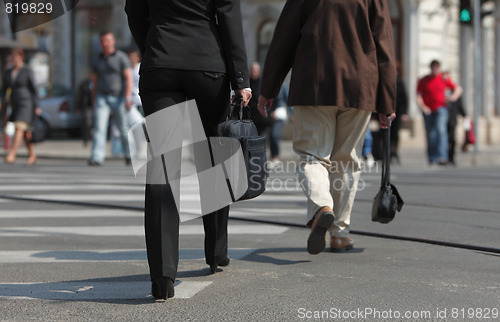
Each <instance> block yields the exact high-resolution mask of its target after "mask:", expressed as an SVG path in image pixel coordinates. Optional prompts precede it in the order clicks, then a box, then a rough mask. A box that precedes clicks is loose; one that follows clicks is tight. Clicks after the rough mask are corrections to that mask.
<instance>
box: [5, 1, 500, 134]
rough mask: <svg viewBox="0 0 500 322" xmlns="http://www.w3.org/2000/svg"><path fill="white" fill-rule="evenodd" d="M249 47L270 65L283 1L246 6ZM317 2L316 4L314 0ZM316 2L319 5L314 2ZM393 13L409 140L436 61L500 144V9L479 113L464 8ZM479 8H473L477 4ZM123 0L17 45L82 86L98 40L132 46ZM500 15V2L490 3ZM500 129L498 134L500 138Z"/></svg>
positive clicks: (486, 40)
mask: <svg viewBox="0 0 500 322" xmlns="http://www.w3.org/2000/svg"><path fill="white" fill-rule="evenodd" d="M241 1H242V14H243V27H244V33H245V34H244V40H245V43H246V47H247V53H248V58H249V62H253V61H257V62H260V63H261V64H263V63H264V60H265V56H266V53H267V49H268V48H269V44H270V42H271V40H272V37H273V32H274V27H275V25H276V22H277V20H278V18H279V16H280V13H281V10H282V8H283V6H284V4H285V2H286V1H285V0H241ZM311 1H313V0H311ZM314 1H315V0H314ZM387 2H388V5H389V9H390V12H391V18H392V24H393V33H394V41H395V50H396V57H397V59H398V60H399V61H400V62H401V66H402V78H403V80H404V81H405V84H406V88H407V91H408V94H409V101H410V106H409V115H410V120H411V121H410V122H409V123H408V124H407V127H408V128H409V129H410V130H411V131H410V133H411V135H409V138H408V139H412V138H415V140H419V141H420V142H422V144H423V141H424V140H423V125H422V121H421V119H422V117H421V113H420V112H419V109H418V107H417V105H416V93H415V89H416V85H417V81H418V79H419V78H420V77H422V76H423V75H425V74H427V73H428V72H429V63H430V61H431V60H433V59H438V60H440V61H441V62H442V67H443V69H444V70H447V71H449V72H450V73H451V75H452V77H453V79H455V80H456V81H457V82H458V83H460V84H461V85H462V86H463V88H464V90H465V93H464V103H465V107H466V109H467V111H468V114H469V115H473V114H474V109H475V108H477V109H478V112H479V113H478V114H479V115H481V116H483V117H482V119H481V121H480V123H479V126H478V128H479V129H480V130H481V131H480V141H481V142H484V143H487V144H492V143H500V132H499V133H496V131H500V121H499V115H500V9H499V10H496V13H495V14H494V15H491V16H488V17H486V18H485V19H483V28H482V30H481V40H482V43H481V44H479V43H478V44H477V46H480V52H481V62H482V66H481V70H482V75H483V76H482V79H481V81H482V85H481V87H480V91H481V93H480V97H481V104H480V106H478V107H475V105H474V102H475V101H474V77H473V75H474V73H473V70H474V69H473V62H474V59H473V58H474V55H473V54H474V48H475V46H476V43H475V42H474V37H473V32H472V28H471V27H470V26H465V25H461V24H460V22H459V2H460V1H459V0H387ZM473 2H474V1H473ZM124 3H125V0H80V1H79V2H78V5H77V7H76V8H75V9H74V10H73V11H71V13H70V14H66V15H63V16H61V17H59V18H57V19H55V20H53V21H51V22H49V23H46V24H44V25H41V26H39V27H36V28H33V29H30V30H27V31H23V32H19V33H18V35H17V36H18V37H17V38H18V40H19V41H21V42H23V43H27V44H30V45H32V46H33V47H41V46H43V47H44V50H46V51H47V52H48V53H49V55H50V57H51V62H52V63H51V66H50V71H51V72H50V79H51V81H52V82H53V83H60V84H72V86H77V84H79V82H81V81H82V80H84V79H86V78H87V77H88V75H89V73H90V66H91V62H92V60H93V58H94V57H95V55H96V54H97V53H98V52H99V50H100V48H99V42H98V35H99V32H100V31H101V30H103V29H107V30H111V31H113V32H114V34H115V36H116V39H117V46H118V47H119V48H122V49H126V48H128V47H130V46H131V45H132V44H133V40H132V37H131V35H130V33H129V31H128V27H127V19H126V15H125V13H124V11H123V8H124ZM488 5H490V6H495V7H496V8H500V0H494V1H493V2H491V3H489V4H488ZM0 34H2V35H5V36H9V37H10V36H11V34H10V27H9V23H8V20H7V19H6V17H5V13H4V12H2V11H0ZM40 38H42V39H40ZM495 129H499V130H495Z"/></svg>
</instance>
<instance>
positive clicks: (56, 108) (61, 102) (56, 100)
mask: <svg viewBox="0 0 500 322" xmlns="http://www.w3.org/2000/svg"><path fill="white" fill-rule="evenodd" d="M39 97H40V100H39V106H40V108H41V110H42V114H41V115H40V118H41V119H42V121H43V123H45V125H46V128H47V136H49V135H50V133H51V132H54V131H67V132H68V133H69V134H70V135H71V136H79V135H81V134H82V126H83V122H84V116H83V114H82V113H81V111H80V110H79V109H78V108H77V107H76V104H75V94H74V93H73V91H72V90H71V89H69V88H67V87H65V86H62V85H53V86H52V88H50V89H47V88H44V87H41V88H39Z"/></svg>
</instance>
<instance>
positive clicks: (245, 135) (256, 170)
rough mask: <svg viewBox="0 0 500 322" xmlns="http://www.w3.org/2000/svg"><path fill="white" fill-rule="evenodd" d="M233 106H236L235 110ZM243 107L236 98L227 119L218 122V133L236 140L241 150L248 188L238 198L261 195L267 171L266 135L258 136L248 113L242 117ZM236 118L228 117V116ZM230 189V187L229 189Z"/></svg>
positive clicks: (264, 188)
mask: <svg viewBox="0 0 500 322" xmlns="http://www.w3.org/2000/svg"><path fill="white" fill-rule="evenodd" d="M235 107H237V108H238V110H237V111H235ZM243 110H244V107H243V106H242V104H241V98H239V99H238V98H236V99H234V100H233V103H232V104H231V111H230V114H229V116H228V119H227V120H226V121H225V122H222V123H220V124H219V127H218V135H219V136H221V137H230V138H234V139H236V140H238V141H239V142H240V144H241V148H242V151H243V158H244V161H245V166H246V173H247V181H248V189H247V190H246V192H245V194H243V196H241V197H240V198H238V200H234V197H233V202H234V201H240V200H247V199H252V198H255V197H257V196H259V195H261V194H262V193H263V192H264V191H265V190H266V182H267V177H268V171H267V168H266V161H267V159H266V137H265V136H259V135H258V132H257V128H256V127H255V124H254V123H253V121H252V120H251V119H250V117H249V115H250V113H247V115H246V118H244V117H243V114H244V113H243ZM234 115H237V116H236V119H229V118H230V116H234ZM230 190H231V189H230Z"/></svg>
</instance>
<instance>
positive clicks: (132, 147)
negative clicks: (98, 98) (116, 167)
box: [111, 49, 144, 157]
mask: <svg viewBox="0 0 500 322" xmlns="http://www.w3.org/2000/svg"><path fill="white" fill-rule="evenodd" d="M127 55H128V58H129V60H130V65H131V67H132V99H131V105H130V108H129V109H128V111H127V113H126V114H127V126H128V127H129V128H131V127H132V126H134V124H135V123H137V122H140V121H141V120H142V117H143V116H144V110H143V109H142V102H141V97H140V96H139V69H140V67H141V56H140V53H139V51H138V50H137V49H132V50H130V51H128V53H127ZM131 139H132V138H131V137H129V142H128V145H129V151H130V156H131V157H133V156H134V155H135V153H136V152H137V151H138V150H139V149H140V148H141V147H139V146H137V143H138V142H131V141H130V140H131ZM132 140H133V139H132ZM121 141H122V140H121V133H120V130H119V129H118V126H117V125H116V123H115V122H113V123H112V124H111V154H113V155H115V156H119V155H122V154H123V147H122V142H121Z"/></svg>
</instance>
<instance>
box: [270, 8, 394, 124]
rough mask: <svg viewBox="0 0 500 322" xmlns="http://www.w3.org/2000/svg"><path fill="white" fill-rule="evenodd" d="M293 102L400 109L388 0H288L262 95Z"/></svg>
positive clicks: (271, 54) (276, 31) (375, 109)
mask: <svg viewBox="0 0 500 322" xmlns="http://www.w3.org/2000/svg"><path fill="white" fill-rule="evenodd" d="M292 67H293V71H292V79H291V83H290V95H289V99H288V103H289V105H291V106H299V105H313V106H314V105H333V106H343V107H356V108H361V109H364V110H370V111H377V112H379V113H383V114H390V113H392V112H394V110H395V100H396V63H395V57H394V43H393V36H392V25H391V18H390V15H389V10H388V7H387V2H386V0H348V1H346V0H314V1H313V0H287V2H286V4H285V7H284V9H283V12H282V13H281V16H280V18H279V21H278V24H277V26H276V30H275V32H274V37H273V40H272V43H271V46H270V48H269V52H268V54H267V58H266V63H265V66H264V74H263V78H262V87H261V94H262V95H263V96H264V97H266V98H274V97H276V96H277V95H278V93H279V90H280V88H281V84H282V83H283V80H284V79H285V77H286V75H287V73H288V72H289V70H290V68H292Z"/></svg>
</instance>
